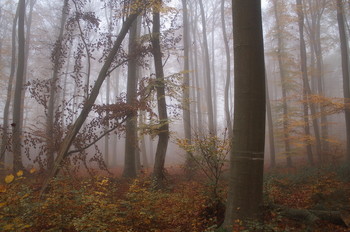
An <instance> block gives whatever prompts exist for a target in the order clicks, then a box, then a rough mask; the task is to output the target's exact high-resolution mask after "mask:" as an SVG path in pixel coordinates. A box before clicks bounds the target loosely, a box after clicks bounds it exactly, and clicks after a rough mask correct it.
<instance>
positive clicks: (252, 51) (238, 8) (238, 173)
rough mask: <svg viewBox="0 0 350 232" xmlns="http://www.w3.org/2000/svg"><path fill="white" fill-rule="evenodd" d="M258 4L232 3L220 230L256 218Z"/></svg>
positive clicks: (260, 106) (261, 67) (260, 109)
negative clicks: (229, 118) (229, 115)
mask: <svg viewBox="0 0 350 232" xmlns="http://www.w3.org/2000/svg"><path fill="white" fill-rule="evenodd" d="M260 4H261V2H260V1H259V0H233V1H232V8H233V34H234V38H235V39H234V67H235V70H234V74H235V79H234V80H235V83H234V84H235V87H234V88H235V89H234V106H235V110H234V121H233V127H234V129H233V132H234V135H233V136H234V138H233V146H232V151H231V159H230V174H229V192H228V196H227V205H226V213H225V222H224V227H231V226H232V223H233V220H234V219H240V220H242V219H243V220H244V219H254V218H257V217H258V216H259V208H260V206H261V204H262V198H263V172H264V144H265V113H266V112H265V103H266V102H265V64H264V44H263V34H262V19H261V5H260Z"/></svg>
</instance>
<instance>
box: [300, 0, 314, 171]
mask: <svg viewBox="0 0 350 232" xmlns="http://www.w3.org/2000/svg"><path fill="white" fill-rule="evenodd" d="M296 8H297V9H296V11H297V14H298V27H299V43H300V44H299V46H300V70H301V75H302V79H303V110H304V131H305V136H306V137H307V138H310V137H311V134H310V124H309V107H308V98H309V97H308V95H309V92H308V89H309V88H310V87H309V78H308V73H307V56H306V44H305V39H304V12H303V5H302V2H301V0H296ZM306 153H307V160H308V163H309V164H310V165H313V164H314V159H313V154H312V147H311V143H310V141H309V139H307V141H306Z"/></svg>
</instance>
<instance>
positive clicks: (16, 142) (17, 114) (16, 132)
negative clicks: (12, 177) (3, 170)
mask: <svg viewBox="0 0 350 232" xmlns="http://www.w3.org/2000/svg"><path fill="white" fill-rule="evenodd" d="M25 10H26V9H25V0H19V3H18V64H17V73H16V86H15V95H14V100H13V115H12V120H13V123H12V152H13V170H14V171H15V172H17V171H19V170H23V169H24V167H23V163H22V152H21V147H22V145H21V136H22V128H21V125H22V123H21V122H20V120H21V98H22V92H23V91H22V90H23V79H24V62H25V54H24V51H25V38H24V18H25Z"/></svg>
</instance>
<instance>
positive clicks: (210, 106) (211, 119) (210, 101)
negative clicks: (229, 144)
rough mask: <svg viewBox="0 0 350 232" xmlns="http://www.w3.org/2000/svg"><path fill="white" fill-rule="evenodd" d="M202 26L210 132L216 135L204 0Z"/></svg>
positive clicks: (201, 4)
mask: <svg viewBox="0 0 350 232" xmlns="http://www.w3.org/2000/svg"><path fill="white" fill-rule="evenodd" d="M198 2H199V6H200V12H201V18H202V27H203V31H202V34H203V47H204V57H203V58H204V65H205V79H206V85H207V88H206V100H207V107H208V126H209V133H211V134H212V135H216V131H215V125H214V114H213V96H212V84H211V78H210V61H209V51H208V40H207V24H206V21H205V13H204V6H203V2H202V0H199V1H198Z"/></svg>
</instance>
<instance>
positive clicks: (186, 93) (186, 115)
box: [182, 0, 193, 177]
mask: <svg viewBox="0 0 350 232" xmlns="http://www.w3.org/2000/svg"><path fill="white" fill-rule="evenodd" d="M182 9H183V16H182V17H183V44H184V74H183V76H184V77H183V78H184V79H183V96H182V111H183V124H184V131H185V138H186V139H187V141H188V143H189V144H191V140H192V136H191V129H192V126H191V113H190V73H189V71H190V70H189V69H190V62H189V59H190V53H189V46H190V31H189V26H190V25H189V22H188V12H187V11H188V9H187V1H186V0H182ZM185 166H186V170H187V174H188V176H189V177H191V176H192V166H193V162H192V159H191V154H189V152H187V156H186V165H185Z"/></svg>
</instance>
